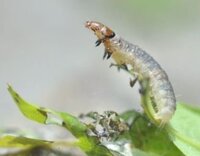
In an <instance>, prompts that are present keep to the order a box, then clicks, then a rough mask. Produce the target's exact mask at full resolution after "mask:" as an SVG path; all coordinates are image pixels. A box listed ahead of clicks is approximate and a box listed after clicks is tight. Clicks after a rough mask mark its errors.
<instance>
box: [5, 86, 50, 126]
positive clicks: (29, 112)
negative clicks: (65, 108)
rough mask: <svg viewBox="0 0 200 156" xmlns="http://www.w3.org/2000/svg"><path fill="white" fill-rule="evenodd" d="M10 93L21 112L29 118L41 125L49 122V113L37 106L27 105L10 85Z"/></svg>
mask: <svg viewBox="0 0 200 156" xmlns="http://www.w3.org/2000/svg"><path fill="white" fill-rule="evenodd" d="M8 91H9V93H10V94H11V96H12V98H13V100H14V101H15V103H16V104H17V106H18V107H19V109H20V111H21V112H22V113H23V114H24V116H26V117H27V118H29V119H31V120H34V121H37V122H39V123H45V121H46V120H47V113H46V112H44V111H43V110H41V109H40V108H39V107H38V106H36V105H31V104H29V103H27V102H26V101H25V100H24V99H22V98H21V97H20V96H19V94H17V93H16V92H15V91H14V90H13V89H12V87H11V86H10V85H8Z"/></svg>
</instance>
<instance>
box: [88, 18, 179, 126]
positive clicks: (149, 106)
mask: <svg viewBox="0 0 200 156" xmlns="http://www.w3.org/2000/svg"><path fill="white" fill-rule="evenodd" d="M85 26H86V27H87V28H88V29H90V30H92V31H93V32H94V33H95V35H96V36H97V38H98V40H97V42H96V46H99V45H100V44H101V43H103V44H104V46H105V53H104V57H103V58H107V59H109V58H110V57H112V58H113V59H114V61H115V62H116V65H115V66H117V67H119V68H122V69H124V70H126V71H128V72H130V73H131V75H133V76H134V77H135V78H134V79H133V80H131V81H132V82H131V81H130V85H131V86H133V85H134V84H135V82H136V81H138V82H139V84H140V87H141V88H140V93H141V98H142V105H143V108H144V111H145V113H146V114H147V116H149V117H150V119H151V121H152V122H154V123H155V124H158V125H161V126H162V125H165V124H166V123H168V121H169V120H170V119H171V117H172V116H173V114H174V112H175V110H176V98H175V94H174V91H173V88H172V85H171V83H170V81H169V79H168V76H167V74H166V72H165V71H164V70H163V69H162V68H161V66H160V65H159V64H158V63H157V61H155V59H154V58H153V57H151V56H150V55H149V54H148V53H146V52H145V51H144V50H143V49H141V48H140V47H138V46H137V45H134V44H132V43H129V42H128V41H126V40H124V39H123V38H121V37H120V36H119V35H117V34H115V33H114V32H113V31H112V30H111V29H110V28H108V27H107V26H105V25H103V24H101V23H99V22H95V21H87V22H86V25H85ZM128 67H131V68H130V69H128Z"/></svg>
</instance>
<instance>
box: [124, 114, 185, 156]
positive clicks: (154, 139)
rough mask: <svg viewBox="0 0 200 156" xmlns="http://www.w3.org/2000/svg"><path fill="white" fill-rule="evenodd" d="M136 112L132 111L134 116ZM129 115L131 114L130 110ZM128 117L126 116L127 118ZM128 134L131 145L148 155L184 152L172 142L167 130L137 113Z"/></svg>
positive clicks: (175, 155) (176, 155) (176, 154)
mask: <svg viewBox="0 0 200 156" xmlns="http://www.w3.org/2000/svg"><path fill="white" fill-rule="evenodd" d="M135 114H136V113H133V116H135ZM129 115H130V116H131V114H130V112H129ZM127 119H128V118H127ZM130 136H131V138H130V139H131V140H132V143H133V145H134V146H135V147H136V148H137V149H139V150H141V151H143V152H147V153H148V154H149V155H150V154H151V155H162V156H169V155H173V156H183V155H184V154H183V153H182V152H181V151H180V150H179V149H178V148H177V147H176V146H175V145H174V144H173V142H172V140H171V138H170V137H169V135H168V132H167V131H166V130H165V129H160V128H158V127H157V126H155V125H153V124H151V123H150V122H149V121H148V120H147V119H146V118H145V117H144V116H143V115H141V114H139V113H138V116H137V117H136V118H134V120H133V123H132V126H131V129H130Z"/></svg>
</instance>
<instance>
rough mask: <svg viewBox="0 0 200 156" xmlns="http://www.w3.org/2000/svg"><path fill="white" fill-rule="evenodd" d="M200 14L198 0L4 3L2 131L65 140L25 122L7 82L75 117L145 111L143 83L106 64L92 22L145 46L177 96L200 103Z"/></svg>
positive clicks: (0, 8) (0, 4)
mask: <svg viewBox="0 0 200 156" xmlns="http://www.w3.org/2000/svg"><path fill="white" fill-rule="evenodd" d="M199 16H200V1H199V0H190V1H188V0H162V1H161V0H151V1H150V0H42V1H41V0H29V1H27V0H18V1H14V0H0V99H1V100H0V119H1V124H0V128H5V127H8V128H20V129H24V130H30V129H37V131H39V132H41V133H45V137H47V138H48V137H57V138H58V137H61V138H62V137H63V136H62V135H63V133H55V134H54V133H53V132H55V130H54V127H51V126H49V127H44V126H42V125H38V124H36V123H33V122H30V121H28V120H27V119H25V118H24V117H23V116H22V115H21V113H20V112H19V111H18V109H17V107H16V106H15V104H14V102H13V101H12V99H11V98H10V96H9V94H8V92H7V90H6V83H10V84H11V85H13V87H14V88H15V89H16V90H17V91H18V92H19V93H20V94H21V95H23V97H25V99H27V100H28V101H30V102H31V101H32V102H35V103H37V104H40V105H41V106H44V107H50V108H56V109H57V110H63V111H66V112H69V113H72V114H75V115H78V114H79V113H86V112H88V111H92V110H93V111H98V112H102V111H104V110H114V111H118V112H122V111H124V110H127V109H132V108H136V109H138V110H141V109H140V108H139V94H138V86H137V87H135V88H130V87H129V76H128V75H127V74H126V73H124V72H120V73H118V72H117V70H116V69H114V68H113V69H112V68H111V69H110V68H109V64H110V63H111V62H112V60H108V61H102V56H103V51H104V50H103V47H102V46H100V47H98V48H95V46H94V45H95V44H94V42H95V41H96V38H95V36H94V35H93V34H92V33H91V32H90V31H88V30H87V29H86V28H85V27H84V23H85V21H87V20H96V21H100V22H102V23H105V24H106V25H108V26H109V27H111V28H113V29H114V30H115V32H116V33H118V34H120V35H121V36H122V37H124V38H125V39H126V40H128V41H130V42H132V43H135V44H137V45H139V46H140V47H142V48H143V49H144V50H146V51H147V52H148V53H149V54H151V55H152V56H153V57H154V58H155V59H156V60H157V61H158V62H159V63H160V64H161V66H162V67H163V68H164V69H165V70H166V72H167V73H168V76H169V78H170V80H171V82H172V84H173V86H174V90H175V93H176V96H177V100H178V101H184V102H187V103H191V104H196V105H200V96H199V90H200V85H199V77H200V68H199V67H200V61H199V58H200V44H199V43H200V18H199ZM38 127H40V128H38ZM47 129H48V130H49V133H46V131H47ZM56 130H57V131H59V132H62V131H63V130H62V129H59V130H58V129H56Z"/></svg>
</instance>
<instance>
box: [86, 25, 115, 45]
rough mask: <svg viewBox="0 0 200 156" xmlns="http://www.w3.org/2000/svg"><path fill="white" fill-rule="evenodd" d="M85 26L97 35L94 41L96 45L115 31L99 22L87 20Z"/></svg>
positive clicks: (112, 35)
mask: <svg viewBox="0 0 200 156" xmlns="http://www.w3.org/2000/svg"><path fill="white" fill-rule="evenodd" d="M85 27H86V28H88V29H90V30H92V31H93V32H94V33H95V35H96V36H97V37H98V40H97V41H96V46H99V45H100V44H101V43H102V42H104V41H105V40H106V39H110V38H113V37H114V36H115V33H114V32H113V31H112V30H111V29H110V28H108V27H107V26H105V25H103V24H101V23H100V22H95V21H87V22H86V24H85Z"/></svg>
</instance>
